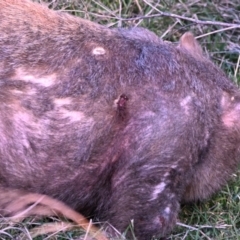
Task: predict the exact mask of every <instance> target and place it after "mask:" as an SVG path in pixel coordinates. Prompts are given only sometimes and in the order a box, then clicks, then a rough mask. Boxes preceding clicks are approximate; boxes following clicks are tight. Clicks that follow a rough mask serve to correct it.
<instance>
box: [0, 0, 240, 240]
mask: <svg viewBox="0 0 240 240" xmlns="http://www.w3.org/2000/svg"><path fill="white" fill-rule="evenodd" d="M0 19H1V22H0V32H1V34H0V84H1V88H0V99H1V105H0V132H1V137H0V187H2V189H4V188H10V189H24V190H25V191H29V192H36V193H42V194H46V195H49V196H51V197H54V198H57V199H59V200H61V201H63V202H65V203H66V204H68V205H69V206H71V207H72V208H74V209H76V210H77V211H79V212H81V213H82V214H84V215H85V216H86V217H89V218H92V217H96V218H98V219H100V221H105V220H107V221H109V222H110V223H111V224H112V225H113V226H114V227H116V228H117V229H118V230H119V231H124V230H125V229H126V228H127V226H128V225H129V223H130V221H131V220H133V222H134V230H135V235H136V237H137V239H139V240H141V239H142V240H146V239H151V237H153V236H155V237H161V236H165V235H166V234H167V233H168V232H169V231H170V230H171V228H172V227H173V226H174V224H175V221H176V217H177V213H178V209H179V203H180V202H181V201H192V200H197V199H200V200H201V199H204V198H206V197H208V196H210V195H211V194H212V193H213V192H215V191H216V190H218V189H220V187H221V186H222V185H223V184H225V182H226V180H227V179H228V178H229V177H230V175H231V173H232V172H233V171H234V170H236V168H237V164H238V163H239V161H240V160H239V156H240V152H239V151H240V124H239V120H238V119H239V117H240V103H239V102H240V94H239V91H238V89H237V87H236V86H235V85H234V84H233V83H232V82H231V81H230V80H228V79H227V78H226V76H225V75H224V74H223V73H222V72H221V71H220V70H219V69H218V68H217V67H215V66H214V65H213V64H212V63H211V62H210V61H209V60H208V59H206V58H205V57H204V56H203V55H202V51H201V48H200V47H199V45H198V44H197V42H196V41H195V40H194V38H193V36H192V35H191V34H190V33H187V34H185V35H184V36H183V37H182V38H181V40H180V44H179V45H178V46H175V45H174V44H171V43H164V42H163V41H161V40H160V39H158V37H157V36H156V35H154V34H153V33H151V32H149V31H148V30H144V29H142V28H135V29H132V30H131V29H130V30H123V29H119V30H116V29H115V30H110V29H107V28H105V27H103V26H99V25H97V24H94V23H91V22H89V21H86V20H83V19H80V18H76V17H73V16H70V15H68V14H66V13H63V12H54V11H51V10H49V9H47V8H46V7H43V6H41V5H38V4H34V3H32V2H30V1H27V0H2V1H0ZM0 207H1V206H0Z"/></svg>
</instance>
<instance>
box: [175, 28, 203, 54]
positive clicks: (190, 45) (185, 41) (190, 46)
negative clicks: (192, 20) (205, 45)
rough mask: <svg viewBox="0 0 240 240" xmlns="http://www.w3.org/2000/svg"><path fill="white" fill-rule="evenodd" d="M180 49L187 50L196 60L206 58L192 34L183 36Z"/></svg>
mask: <svg viewBox="0 0 240 240" xmlns="http://www.w3.org/2000/svg"><path fill="white" fill-rule="evenodd" d="M179 47H180V48H185V49H186V50H187V51H188V52H189V53H191V55H192V56H193V57H195V58H204V56H203V52H202V48H201V47H200V45H199V43H198V42H197V40H196V39H195V38H194V36H193V34H192V33H190V32H186V33H184V34H183V35H182V37H181V38H180V41H179Z"/></svg>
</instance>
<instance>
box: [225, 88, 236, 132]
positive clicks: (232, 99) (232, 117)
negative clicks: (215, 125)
mask: <svg viewBox="0 0 240 240" xmlns="http://www.w3.org/2000/svg"><path fill="white" fill-rule="evenodd" d="M221 107H222V112H223V113H222V122H223V124H224V125H225V126H226V127H228V128H235V129H236V128H237V129H240V93H238V94H235V95H231V94H229V93H226V92H224V93H223V95H222V99H221Z"/></svg>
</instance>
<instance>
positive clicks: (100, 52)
mask: <svg viewBox="0 0 240 240" xmlns="http://www.w3.org/2000/svg"><path fill="white" fill-rule="evenodd" d="M105 53H106V50H105V49H104V48H103V47H95V48H94V49H93V50H92V54H93V55H104V54H105Z"/></svg>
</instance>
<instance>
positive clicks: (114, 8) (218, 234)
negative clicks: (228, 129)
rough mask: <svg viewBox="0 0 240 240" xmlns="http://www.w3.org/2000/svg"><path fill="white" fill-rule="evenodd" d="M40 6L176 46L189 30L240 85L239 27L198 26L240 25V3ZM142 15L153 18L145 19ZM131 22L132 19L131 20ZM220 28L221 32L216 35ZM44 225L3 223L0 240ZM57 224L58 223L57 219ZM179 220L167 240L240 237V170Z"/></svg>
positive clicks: (135, 1) (90, 1)
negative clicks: (136, 29) (139, 30)
mask: <svg viewBox="0 0 240 240" xmlns="http://www.w3.org/2000/svg"><path fill="white" fill-rule="evenodd" d="M40 2H45V3H48V4H49V6H50V7H51V8H53V9H55V10H60V11H66V12H69V13H70V14H74V15H76V16H79V17H83V18H86V19H89V20H92V21H94V22H97V23H99V24H103V25H106V26H108V27H133V26H141V27H145V28H148V29H150V30H152V31H154V32H155V33H156V34H157V35H159V36H160V37H162V38H163V39H164V40H168V41H174V42H177V41H178V40H179V38H180V36H181V35H182V34H183V33H184V32H186V31H192V32H193V33H194V34H195V36H197V37H198V39H199V42H200V44H201V46H202V48H203V49H204V51H205V52H206V54H208V55H209V57H210V58H211V59H212V60H213V61H214V62H215V63H216V64H217V65H218V66H220V67H221V68H222V69H223V70H224V71H225V72H226V74H227V75H228V76H229V77H230V78H231V79H232V80H233V81H234V82H236V83H238V84H239V83H240V74H239V73H240V67H239V65H240V63H239V59H240V28H232V29H228V30H227V29H225V28H226V27H222V26H219V25H217V24H214V23H212V24H203V23H202V24H197V23H196V22H194V21H196V20H197V19H199V20H203V21H218V22H219V21H220V22H223V23H229V24H233V23H238V24H240V2H239V0H232V1H224V0H214V1H210V0H205V1H204V0H189V1H184V0H182V1H180V0H179V1H175V0H165V1H160V0H159V1H157V0H153V1H150V0H148V1H147V0H146V1H145V0H121V1H120V0H119V1H117V0H116V1H112V0H96V1H94V0H82V1H80V0H65V1H64V0H51V1H50V0H49V1H47V0H42V1H40ZM150 3H151V4H150ZM159 11H160V12H163V13H164V14H165V15H167V13H171V14H176V15H179V16H182V17H188V18H191V19H193V21H190V20H185V19H179V18H176V16H174V17H171V16H170V17H169V16H158V17H151V16H152V15H154V14H159ZM143 16H145V17H147V16H148V17H149V18H142V17H143ZM130 18H131V20H126V19H130ZM134 18H135V19H134ZM224 29H225V30H224ZM217 30H218V31H219V30H222V31H220V32H217V33H214V32H215V31H217ZM44 221H45V219H44V220H41V221H40V220H38V219H31V220H28V221H25V222H23V223H20V224H18V225H17V226H15V228H13V227H11V226H9V225H5V223H4V222H0V239H17V235H19V233H21V232H24V233H25V236H28V229H29V228H31V227H33V226H36V225H41V224H42V223H43V222H44ZM50 221H52V220H50ZM54 221H59V220H57V219H54ZM178 222H179V224H178V226H177V227H176V228H175V229H174V231H173V233H172V234H171V235H170V236H169V238H168V239H174V240H177V239H179V240H180V239H181V240H183V239H186V240H192V239H216V240H221V239H229V240H231V239H232V240H235V239H240V237H239V236H240V172H238V174H236V175H234V176H233V180H232V181H231V182H230V183H229V184H228V185H227V186H226V187H225V188H224V189H223V190H222V191H221V192H219V193H218V194H216V195H215V196H213V197H212V198H211V199H210V200H208V201H205V202H203V203H196V204H191V205H184V206H182V208H181V213H180V216H179V221H178ZM5 234H6V235H5ZM7 234H8V235H7ZM81 234H82V232H81V230H79V229H76V230H71V231H65V232H63V233H62V232H61V233H54V234H52V235H48V236H46V235H44V236H41V237H37V238H34V239H39V240H40V239H77V236H80V235H81ZM21 239H31V238H30V237H25V238H21Z"/></svg>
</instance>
